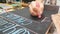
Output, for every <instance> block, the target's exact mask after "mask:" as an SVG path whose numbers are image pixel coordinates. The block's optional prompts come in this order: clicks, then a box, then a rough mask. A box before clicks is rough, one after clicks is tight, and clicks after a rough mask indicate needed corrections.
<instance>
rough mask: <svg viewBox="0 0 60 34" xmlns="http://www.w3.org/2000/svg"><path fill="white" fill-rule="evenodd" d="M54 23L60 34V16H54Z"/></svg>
mask: <svg viewBox="0 0 60 34" xmlns="http://www.w3.org/2000/svg"><path fill="white" fill-rule="evenodd" d="M51 17H52V21H53V23H54V25H55V27H56V29H57V34H60V14H55V15H52V16H51Z"/></svg>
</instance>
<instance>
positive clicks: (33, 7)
mask: <svg viewBox="0 0 60 34" xmlns="http://www.w3.org/2000/svg"><path fill="white" fill-rule="evenodd" d="M36 2H38V3H39V7H37V6H36ZM29 8H30V13H31V15H33V16H38V18H41V15H42V13H43V9H44V2H43V0H36V1H32V2H31V4H30V5H29Z"/></svg>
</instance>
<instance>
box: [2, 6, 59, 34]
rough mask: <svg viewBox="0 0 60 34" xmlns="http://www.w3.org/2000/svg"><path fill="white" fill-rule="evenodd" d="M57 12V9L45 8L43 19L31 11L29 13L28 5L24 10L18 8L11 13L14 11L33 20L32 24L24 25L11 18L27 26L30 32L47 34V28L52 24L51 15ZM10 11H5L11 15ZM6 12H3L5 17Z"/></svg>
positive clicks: (15, 13)
mask: <svg viewBox="0 0 60 34" xmlns="http://www.w3.org/2000/svg"><path fill="white" fill-rule="evenodd" d="M47 7H50V8H52V7H51V6H47ZM57 8H58V7H57ZM57 8H55V7H54V8H53V9H56V10H58V9H57ZM47 9H48V8H47ZM57 12H58V11H55V10H52V9H51V10H50V9H49V10H46V9H45V10H44V13H43V16H44V17H43V18H42V19H38V18H36V17H32V16H31V15H30V13H29V8H28V7H26V8H24V9H22V10H16V11H13V12H9V13H10V14H11V13H12V14H14V15H19V16H22V17H21V18H23V17H24V18H25V19H28V20H31V21H32V23H31V24H28V25H22V24H20V23H18V21H15V20H12V19H9V20H11V21H14V22H15V23H16V24H18V25H21V26H23V27H25V28H27V29H28V30H29V31H30V34H45V33H46V31H47V29H48V27H49V26H50V25H51V17H50V16H51V15H52V14H56V13H57ZM9 13H5V14H7V15H9ZM5 14H3V15H4V16H3V17H5ZM1 16H2V15H1ZM7 19H8V18H7ZM18 19H19V18H18ZM16 20H17V19H16ZM28 20H27V21H28Z"/></svg>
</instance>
